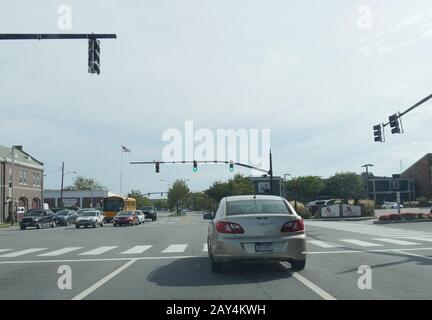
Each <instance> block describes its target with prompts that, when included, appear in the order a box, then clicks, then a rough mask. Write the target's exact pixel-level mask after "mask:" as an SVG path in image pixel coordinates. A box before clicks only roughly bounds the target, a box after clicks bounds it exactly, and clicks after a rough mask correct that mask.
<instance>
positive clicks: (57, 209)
mask: <svg viewBox="0 0 432 320" xmlns="http://www.w3.org/2000/svg"><path fill="white" fill-rule="evenodd" d="M50 210H51V211H52V212H54V213H56V212H58V211H61V210H66V208H51V209H50Z"/></svg>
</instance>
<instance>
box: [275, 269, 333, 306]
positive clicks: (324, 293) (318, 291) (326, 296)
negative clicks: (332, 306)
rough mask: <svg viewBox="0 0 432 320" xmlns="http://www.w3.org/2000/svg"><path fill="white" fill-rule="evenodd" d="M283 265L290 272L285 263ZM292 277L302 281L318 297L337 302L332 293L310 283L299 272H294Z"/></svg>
mask: <svg viewBox="0 0 432 320" xmlns="http://www.w3.org/2000/svg"><path fill="white" fill-rule="evenodd" d="M281 265H283V266H284V267H285V268H286V269H288V270H289V267H288V266H287V265H286V264H285V263H284V262H281ZM292 276H293V277H294V278H296V279H297V280H298V281H300V282H301V283H303V284H304V285H305V286H306V287H308V288H309V289H311V290H312V291H313V292H315V293H316V294H317V295H319V296H320V297H321V298H323V299H324V300H337V299H336V298H335V297H333V296H332V295H331V294H330V293H328V292H327V291H325V290H323V289H321V288H320V287H318V286H317V285H316V284H314V283H312V282H311V281H309V280H308V279H306V278H305V277H303V276H302V275H300V274H298V273H297V272H293V273H292Z"/></svg>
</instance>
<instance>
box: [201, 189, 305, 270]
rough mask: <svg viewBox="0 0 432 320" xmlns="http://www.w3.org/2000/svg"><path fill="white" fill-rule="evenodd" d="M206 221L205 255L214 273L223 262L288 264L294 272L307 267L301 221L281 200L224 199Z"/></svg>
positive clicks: (206, 217)
mask: <svg viewBox="0 0 432 320" xmlns="http://www.w3.org/2000/svg"><path fill="white" fill-rule="evenodd" d="M204 219H207V220H209V222H210V223H209V227H208V238H207V244H208V253H209V256H210V259H211V266H212V271H213V272H219V271H221V268H222V266H223V264H224V263H225V262H228V261H239V260H240V261H241V260H260V261H288V262H289V263H290V264H291V269H292V270H293V271H300V270H302V269H304V267H305V265H306V239H305V228H304V222H303V219H302V218H301V217H300V216H299V215H297V213H296V212H295V210H294V208H293V207H292V206H291V205H290V203H289V202H288V201H286V200H285V199H284V198H281V197H277V196H266V195H245V196H231V197H225V198H223V199H222V200H221V201H220V203H219V208H218V210H217V212H216V213H215V214H212V213H206V214H204Z"/></svg>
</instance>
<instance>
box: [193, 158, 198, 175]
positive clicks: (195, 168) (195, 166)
mask: <svg viewBox="0 0 432 320" xmlns="http://www.w3.org/2000/svg"><path fill="white" fill-rule="evenodd" d="M192 170H193V172H197V171H198V163H197V162H196V160H194V161H193V169H192Z"/></svg>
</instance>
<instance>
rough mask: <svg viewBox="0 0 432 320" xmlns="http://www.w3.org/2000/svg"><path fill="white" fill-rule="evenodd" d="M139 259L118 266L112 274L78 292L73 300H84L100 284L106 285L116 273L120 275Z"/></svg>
mask: <svg viewBox="0 0 432 320" xmlns="http://www.w3.org/2000/svg"><path fill="white" fill-rule="evenodd" d="M136 261H137V260H136V259H132V260H131V261H129V262H127V263H125V264H124V265H122V266H121V267H119V268H117V269H116V270H114V271H113V272H111V273H110V274H108V275H107V276H105V277H104V278H102V279H101V280H99V281H98V282H96V283H95V284H94V285H92V286H91V287H89V288H87V289H86V290H84V291H83V292H81V293H79V294H77V295H76V296H75V297H73V298H72V300H82V299H84V298H85V297H87V296H88V295H89V294H90V293H92V292H93V291H95V290H96V289H97V288H99V287H100V286H102V285H104V284H105V283H107V282H108V281H110V280H111V279H112V278H114V277H115V276H116V275H118V274H119V273H120V272H122V271H124V270H126V269H127V268H129V267H130V266H131V265H132V264H133V263H135V262H136Z"/></svg>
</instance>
